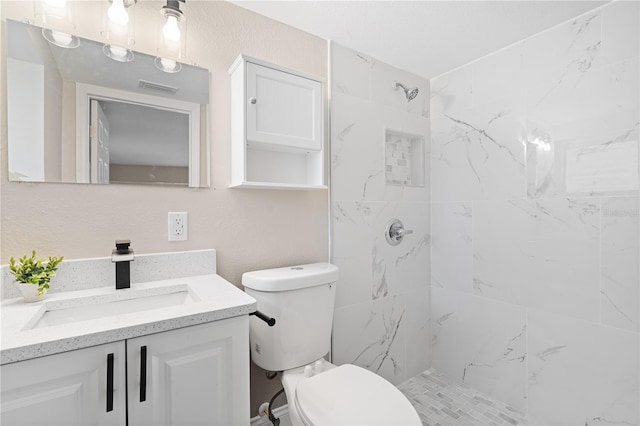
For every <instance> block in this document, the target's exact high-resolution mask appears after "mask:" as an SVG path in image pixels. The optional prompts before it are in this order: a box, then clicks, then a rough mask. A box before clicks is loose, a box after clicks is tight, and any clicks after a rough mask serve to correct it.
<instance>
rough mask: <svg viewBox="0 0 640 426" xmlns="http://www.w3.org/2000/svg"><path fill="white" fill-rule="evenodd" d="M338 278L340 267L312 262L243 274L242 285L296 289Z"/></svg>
mask: <svg viewBox="0 0 640 426" xmlns="http://www.w3.org/2000/svg"><path fill="white" fill-rule="evenodd" d="M337 280H338V267H337V266H336V265H332V264H331V263H311V264H307V265H297V266H287V267H284V268H275V269H265V270H262V271H253V272H245V273H244V274H242V285H243V286H245V287H247V288H250V289H252V290H258V291H286V290H295V289H300V288H305V287H315V286H318V285H323V284H329V283H333V282H335V281H337Z"/></svg>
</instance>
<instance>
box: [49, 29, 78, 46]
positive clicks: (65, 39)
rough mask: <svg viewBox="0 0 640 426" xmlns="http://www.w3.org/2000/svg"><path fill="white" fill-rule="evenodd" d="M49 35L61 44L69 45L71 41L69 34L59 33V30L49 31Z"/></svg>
mask: <svg viewBox="0 0 640 426" xmlns="http://www.w3.org/2000/svg"><path fill="white" fill-rule="evenodd" d="M51 36H52V37H53V39H54V40H55V41H56V42H57V43H58V44H62V45H65V46H68V45H70V44H71V41H72V40H73V39H72V37H71V35H69V34H67V33H61V32H60V31H51Z"/></svg>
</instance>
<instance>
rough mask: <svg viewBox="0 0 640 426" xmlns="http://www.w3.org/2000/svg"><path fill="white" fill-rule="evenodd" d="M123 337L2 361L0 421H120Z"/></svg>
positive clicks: (66, 424)
mask: <svg viewBox="0 0 640 426" xmlns="http://www.w3.org/2000/svg"><path fill="white" fill-rule="evenodd" d="M124 347H125V345H124V342H116V343H110V344H107V345H100V346H95V347H91V348H87V349H80V350H75V351H70V352H65V353H62V354H57V355H50V356H46V357H41V358H35V359H31V360H27V361H21V362H16V363H13V364H6V365H3V366H2V367H1V368H0V370H1V374H2V404H1V408H0V423H1V424H3V425H51V426H53V425H64V426H72V425H78V426H80V425H82V426H87V425H124V424H125V422H126V406H125V404H126V389H125V366H124V363H125V350H124ZM108 354H113V359H114V362H113V373H114V374H113V377H114V382H113V385H114V392H113V409H112V410H111V411H109V412H107V402H106V401H107V399H106V395H107V356H108Z"/></svg>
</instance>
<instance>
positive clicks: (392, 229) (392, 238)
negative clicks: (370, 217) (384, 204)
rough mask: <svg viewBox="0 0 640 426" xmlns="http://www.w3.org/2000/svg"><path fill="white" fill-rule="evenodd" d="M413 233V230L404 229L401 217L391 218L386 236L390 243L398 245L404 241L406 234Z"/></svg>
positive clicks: (385, 232) (386, 229)
mask: <svg viewBox="0 0 640 426" xmlns="http://www.w3.org/2000/svg"><path fill="white" fill-rule="evenodd" d="M409 234H413V230H411V229H404V225H403V224H402V222H401V221H400V219H391V220H390V221H389V222H388V223H387V226H386V228H385V231H384V236H385V238H386V240H387V242H388V243H389V244H391V245H392V246H397V245H398V244H400V243H401V242H402V240H403V239H404V236H405V235H409Z"/></svg>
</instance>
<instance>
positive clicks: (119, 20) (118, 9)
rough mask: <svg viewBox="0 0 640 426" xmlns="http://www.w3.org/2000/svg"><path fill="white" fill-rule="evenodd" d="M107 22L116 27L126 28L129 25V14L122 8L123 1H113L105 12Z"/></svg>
mask: <svg viewBox="0 0 640 426" xmlns="http://www.w3.org/2000/svg"><path fill="white" fill-rule="evenodd" d="M107 16H108V17H109V21H111V22H113V23H114V24H116V25H120V26H126V25H128V24H129V14H128V13H127V11H126V9H125V8H124V0H113V2H112V3H111V6H109V10H108V11H107Z"/></svg>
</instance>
